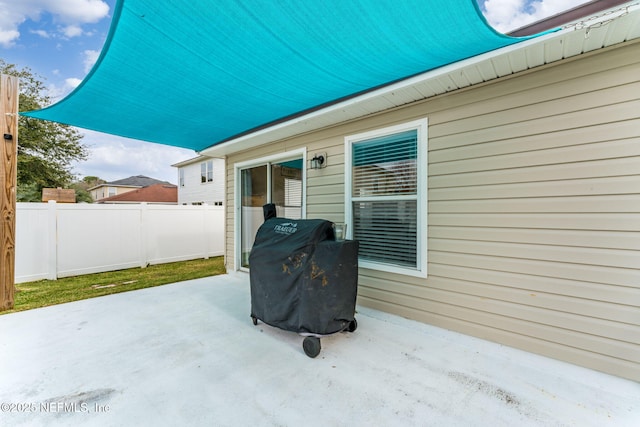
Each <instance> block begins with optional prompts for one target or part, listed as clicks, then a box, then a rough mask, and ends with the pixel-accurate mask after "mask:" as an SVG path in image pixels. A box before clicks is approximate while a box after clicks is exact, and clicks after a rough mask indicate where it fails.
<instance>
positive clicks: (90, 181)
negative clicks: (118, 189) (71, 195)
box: [70, 176, 107, 203]
mask: <svg viewBox="0 0 640 427" xmlns="http://www.w3.org/2000/svg"><path fill="white" fill-rule="evenodd" d="M106 182H107V181H105V180H104V179H100V178H98V177H97V176H85V177H84V178H82V180H81V181H77V182H74V183H73V184H71V186H70V188H73V189H74V190H76V202H77V203H81V202H86V203H93V201H94V200H93V197H91V194H90V193H89V188H91V187H95V186H96V185H100V184H106Z"/></svg>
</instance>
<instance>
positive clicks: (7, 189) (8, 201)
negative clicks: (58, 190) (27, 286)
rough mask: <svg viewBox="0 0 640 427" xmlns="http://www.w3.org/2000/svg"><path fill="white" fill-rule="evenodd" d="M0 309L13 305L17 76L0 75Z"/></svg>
mask: <svg viewBox="0 0 640 427" xmlns="http://www.w3.org/2000/svg"><path fill="white" fill-rule="evenodd" d="M0 138H1V139H0V220H1V221H2V222H1V223H0V311H4V310H9V309H12V308H13V303H14V289H15V288H14V286H15V283H14V281H15V259H16V252H15V242H16V186H17V176H18V175H17V169H18V78H17V77H14V76H7V75H4V74H2V75H0Z"/></svg>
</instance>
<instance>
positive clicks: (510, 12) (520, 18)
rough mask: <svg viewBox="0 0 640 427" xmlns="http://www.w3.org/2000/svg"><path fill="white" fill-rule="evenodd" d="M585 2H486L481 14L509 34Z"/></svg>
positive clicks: (496, 27) (560, 0) (581, 0)
mask: <svg viewBox="0 0 640 427" xmlns="http://www.w3.org/2000/svg"><path fill="white" fill-rule="evenodd" d="M586 2H587V0H533V1H531V0H486V1H485V2H484V6H483V13H484V15H485V17H486V18H487V21H489V23H490V24H491V25H492V26H493V27H494V28H495V29H496V30H498V31H500V32H503V33H504V32H509V31H511V30H515V29H517V28H520V27H523V26H525V25H527V24H530V23H532V22H535V21H539V20H541V19H543V18H546V17H548V16H552V15H555V14H558V13H560V12H563V11H565V10H568V9H571V8H574V7H576V6H578V5H580V4H583V3H586Z"/></svg>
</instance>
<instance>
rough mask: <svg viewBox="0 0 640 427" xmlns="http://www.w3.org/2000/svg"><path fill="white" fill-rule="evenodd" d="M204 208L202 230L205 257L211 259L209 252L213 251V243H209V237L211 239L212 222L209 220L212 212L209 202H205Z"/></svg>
mask: <svg viewBox="0 0 640 427" xmlns="http://www.w3.org/2000/svg"><path fill="white" fill-rule="evenodd" d="M203 208H204V209H202V217H203V224H202V231H203V233H202V234H203V236H204V259H209V253H210V252H211V244H210V243H209V239H210V233H209V232H210V231H211V226H210V224H209V223H210V222H211V221H209V216H210V214H211V206H210V205H209V204H208V203H205V204H204V206H203Z"/></svg>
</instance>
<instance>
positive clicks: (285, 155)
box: [233, 148, 307, 272]
mask: <svg viewBox="0 0 640 427" xmlns="http://www.w3.org/2000/svg"><path fill="white" fill-rule="evenodd" d="M299 158H302V164H303V165H306V164H307V149H306V148H300V149H297V150H291V151H286V152H282V153H278V154H274V155H271V156H267V157H261V158H258V159H252V160H247V161H243V162H238V163H234V165H233V176H234V182H233V186H234V188H233V194H234V203H235V210H234V215H233V235H234V236H233V245H234V257H233V258H234V259H233V269H234V271H245V272H248V271H249V269H248V268H245V267H241V264H242V262H241V258H242V248H241V247H240V246H241V242H240V233H241V227H242V224H241V223H240V218H241V214H242V201H241V198H242V194H241V191H240V188H241V186H240V179H241V177H240V175H241V171H242V170H243V169H247V168H253V167H257V166H263V165H267V166H269V165H271V164H272V163H281V162H285V161H287V160H293V159H299ZM267 174H268V176H269V178H268V179H271V178H270V174H271V168H270V167H267ZM267 199H269V200H270V199H271V186H270V185H267ZM301 211H302V218H306V217H307V168H306V167H303V168H302V209H301Z"/></svg>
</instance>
